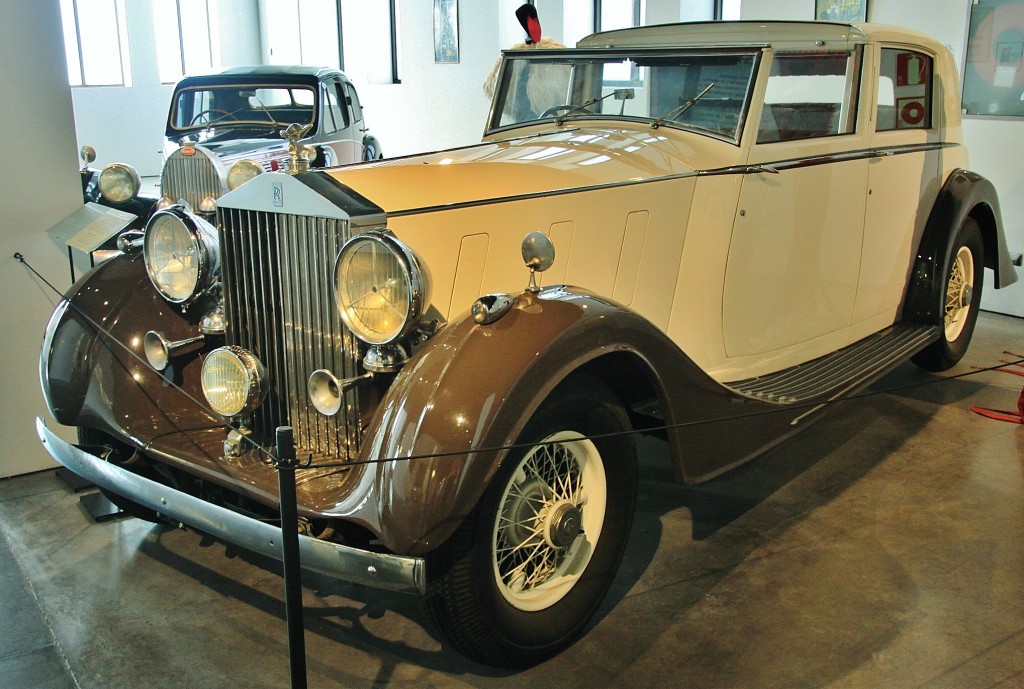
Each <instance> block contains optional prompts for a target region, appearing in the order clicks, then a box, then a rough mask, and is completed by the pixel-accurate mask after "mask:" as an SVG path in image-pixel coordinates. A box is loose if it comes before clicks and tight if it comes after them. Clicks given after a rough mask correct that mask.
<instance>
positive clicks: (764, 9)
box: [742, 0, 1024, 316]
mask: <svg viewBox="0 0 1024 689" xmlns="http://www.w3.org/2000/svg"><path fill="white" fill-rule="evenodd" d="M969 6H970V2H969V1H968V0H919V1H918V2H907V1H906V0H871V1H870V2H869V3H868V13H869V14H868V19H869V20H870V21H871V22H877V23H880V24H895V25H897V26H906V27H909V28H912V29H917V30H919V31H924V32H925V33H928V34H930V35H932V36H934V37H935V38H936V39H938V40H939V41H940V42H942V43H944V44H945V45H946V46H947V47H948V48H949V49H950V50H951V51H952V53H953V57H954V58H956V61H957V65H959V66H960V68H961V70H962V69H963V56H964V40H965V37H966V35H967V22H968V9H969ZM742 16H743V19H812V18H813V17H814V0H743V6H742ZM964 142H965V143H966V144H967V149H968V150H969V151H970V156H971V169H973V170H974V171H975V172H977V173H978V174H980V175H983V176H985V177H987V178H988V179H989V180H991V181H992V183H993V184H994V185H995V187H996V190H997V191H998V192H999V202H1000V205H1001V206H1002V216H1003V229H1004V231H1005V233H1006V242H1007V244H1008V245H1009V249H1010V251H1011V253H1020V252H1022V251H1024V166H1022V165H1021V164H1020V161H1021V160H1022V159H1024V121H1022V120H991V119H986V118H979V117H965V118H964ZM986 274H988V273H987V272H986ZM1017 275H1018V277H1019V278H1021V279H1020V280H1018V282H1017V284H1015V285H1012V286H1010V287H1008V288H1006V289H1002V290H999V291H996V290H994V289H992V283H991V279H990V278H987V280H988V282H987V285H986V290H985V292H984V295H983V297H982V302H981V306H982V308H984V309H988V310H991V311H998V312H1000V313H1008V314H1013V315H1015V316H1024V272H1022V271H1021V269H1019V268H1018V269H1017Z"/></svg>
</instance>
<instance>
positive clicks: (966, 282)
mask: <svg viewBox="0 0 1024 689" xmlns="http://www.w3.org/2000/svg"><path fill="white" fill-rule="evenodd" d="M973 292H974V254H972V253H971V250H970V249H969V248H968V247H966V246H961V247H960V248H959V249H958V250H957V252H956V256H955V257H954V258H953V263H952V265H951V266H950V271H949V280H948V281H947V282H946V308H945V312H944V315H943V328H944V329H945V331H946V340H947V341H949V342H953V341H954V340H956V338H958V337H960V333H962V332H963V330H964V324H965V323H967V320H968V316H970V313H971V299H972V297H973Z"/></svg>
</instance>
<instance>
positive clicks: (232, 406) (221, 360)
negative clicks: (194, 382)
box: [201, 346, 268, 418]
mask: <svg viewBox="0 0 1024 689" xmlns="http://www.w3.org/2000/svg"><path fill="white" fill-rule="evenodd" d="M201 380H202V385H203V394H204V395H206V401H207V402H209V403H210V407H212V408H213V410H214V411H215V412H217V413H218V414H220V415H221V416H226V417H229V418H230V417H234V416H241V415H245V414H249V413H252V412H253V411H254V410H255V409H256V408H257V407H258V406H260V404H261V403H262V402H263V398H265V397H266V396H267V390H268V385H267V375H266V370H265V369H264V368H263V364H261V363H260V360H259V359H257V358H256V355H254V354H253V353H252V352H250V351H248V350H246V349H243V348H241V347H236V346H228V347H218V348H217V349H215V350H213V351H212V352H210V354H209V355H208V356H207V357H206V360H205V361H203V372H202V375H201Z"/></svg>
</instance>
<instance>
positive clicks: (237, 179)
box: [228, 159, 263, 190]
mask: <svg viewBox="0 0 1024 689" xmlns="http://www.w3.org/2000/svg"><path fill="white" fill-rule="evenodd" d="M261 174H263V168H261V167H260V165H259V163H257V162H256V161H253V160H248V159H246V160H239V161H238V162H237V163H235V164H234V165H232V166H231V169H230V170H228V189H232V190H234V189H237V188H238V187H240V186H242V185H243V184H245V183H246V182H248V181H249V180H250V179H253V178H254V177H257V176H259V175H261Z"/></svg>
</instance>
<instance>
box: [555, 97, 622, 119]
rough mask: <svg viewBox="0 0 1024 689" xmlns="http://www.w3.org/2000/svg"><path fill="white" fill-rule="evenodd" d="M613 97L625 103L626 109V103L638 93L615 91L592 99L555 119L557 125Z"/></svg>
mask: <svg viewBox="0 0 1024 689" xmlns="http://www.w3.org/2000/svg"><path fill="white" fill-rule="evenodd" d="M612 96H615V100H621V101H623V103H622V106H623V107H625V106H626V103H625V101H627V100H631V99H633V98H634V97H635V96H636V93H635V92H634V91H633V89H615V90H614V91H612V92H611V93H606V94H604V95H603V96H601V97H600V98H591V99H590V100H588V101H587V102H586V103H584V104H583V105H576V106H573V107H572V109H571V110H568V111H566V112H563V113H562V114H561V115H559V116H558V117H556V118H555V124H557V125H561V124H562V122H564V121H565V118H566V117H568V116H569V115H572V114H574V113H577V112H580V111H583V110H586V109H587V108H589V107H590V106H591V105H594V104H595V103H600V102H601V101H603V100H604V99H605V98H611V97H612ZM562 107H565V106H562Z"/></svg>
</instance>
